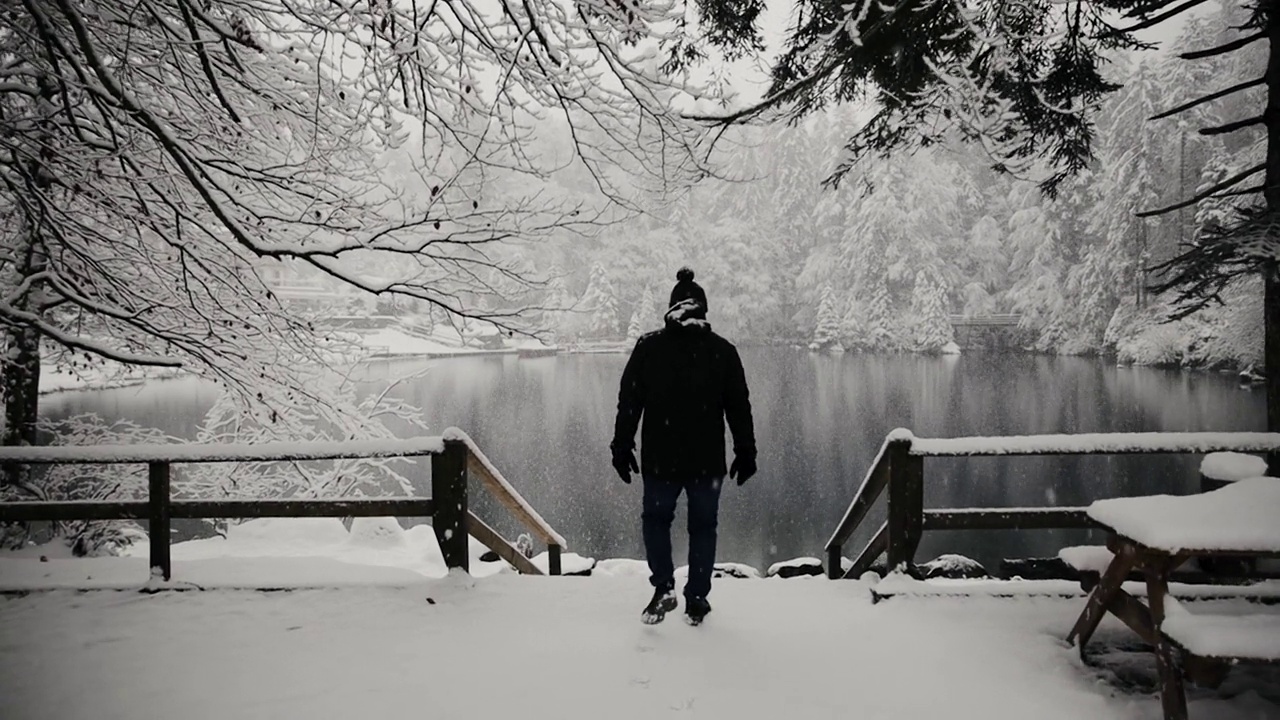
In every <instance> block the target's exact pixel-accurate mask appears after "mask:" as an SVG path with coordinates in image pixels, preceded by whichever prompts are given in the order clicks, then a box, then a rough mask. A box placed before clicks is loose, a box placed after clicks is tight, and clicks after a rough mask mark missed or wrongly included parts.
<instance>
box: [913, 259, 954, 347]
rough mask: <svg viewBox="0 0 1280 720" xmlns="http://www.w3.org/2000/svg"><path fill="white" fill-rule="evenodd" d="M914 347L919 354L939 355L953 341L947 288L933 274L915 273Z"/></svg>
mask: <svg viewBox="0 0 1280 720" xmlns="http://www.w3.org/2000/svg"><path fill="white" fill-rule="evenodd" d="M911 310H912V313H911V314H912V318H913V320H914V325H915V327H914V331H915V332H914V338H913V339H914V344H915V349H916V350H917V351H920V352H928V353H937V352H941V351H942V349H943V348H945V347H946V346H947V345H948V344H950V343H951V342H953V341H954V340H955V333H954V331H953V329H952V327H951V317H950V312H949V311H948V309H947V288H946V286H945V285H943V283H942V281H941V280H939V279H938V278H937V277H936V276H935V275H934V274H933V273H930V272H927V271H921V272H918V273H916V284H915V288H914V290H913V291H912V298H911Z"/></svg>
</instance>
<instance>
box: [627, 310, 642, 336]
mask: <svg viewBox="0 0 1280 720" xmlns="http://www.w3.org/2000/svg"><path fill="white" fill-rule="evenodd" d="M643 334H644V331H643V330H642V329H641V326H640V308H638V307H637V308H636V310H635V312H633V313H631V322H630V323H628V324H627V340H629V341H632V342H634V341H636V340H638V339H639V338H640V336H641V335H643Z"/></svg>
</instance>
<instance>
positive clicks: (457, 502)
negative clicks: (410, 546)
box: [431, 440, 471, 572]
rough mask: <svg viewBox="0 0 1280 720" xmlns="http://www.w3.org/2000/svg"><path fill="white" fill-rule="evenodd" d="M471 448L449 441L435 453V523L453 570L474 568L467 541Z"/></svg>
mask: <svg viewBox="0 0 1280 720" xmlns="http://www.w3.org/2000/svg"><path fill="white" fill-rule="evenodd" d="M468 452H470V451H469V450H467V445H466V443H464V442H462V441H461V440H445V442H444V452H442V453H439V454H436V455H432V456H431V499H432V501H433V502H434V503H435V515H434V516H433V518H432V521H431V526H432V529H434V530H435V533H436V540H437V541H438V542H439V543H440V553H441V554H442V555H444V564H445V566H446V567H448V568H449V569H453V568H462V570H463V571H465V572H470V571H471V561H470V555H471V554H470V550H469V548H468V542H467V454H468Z"/></svg>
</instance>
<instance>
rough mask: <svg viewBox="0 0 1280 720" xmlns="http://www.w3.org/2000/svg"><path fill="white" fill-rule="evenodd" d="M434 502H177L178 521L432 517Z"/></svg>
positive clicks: (406, 499) (395, 499) (427, 500)
mask: <svg viewBox="0 0 1280 720" xmlns="http://www.w3.org/2000/svg"><path fill="white" fill-rule="evenodd" d="M434 512H435V501H434V500H432V499H431V498H368V499H365V498H359V499H356V498H352V499H348V500H302V499H283V500H175V501H174V502H173V503H172V510H171V511H170V514H171V516H172V517H176V518H265V517H430V516H431V515H432V514H433V513H434Z"/></svg>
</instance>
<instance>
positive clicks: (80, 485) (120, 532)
mask: <svg viewBox="0 0 1280 720" xmlns="http://www.w3.org/2000/svg"><path fill="white" fill-rule="evenodd" d="M40 431H41V434H43V435H46V436H48V437H50V438H51V440H50V442H49V444H50V445H77V446H78V445H103V444H130V445H151V444H164V443H170V442H175V441H176V439H175V438H172V437H169V436H167V435H165V434H164V433H162V432H160V431H159V430H156V429H154V428H146V427H142V426H140V425H137V424H134V423H132V422H129V421H126V420H118V421H116V422H113V423H107V422H106V421H104V420H103V419H102V418H100V417H98V416H97V415H95V414H91V413H90V414H83V415H74V416H72V417H69V418H67V419H65V420H61V421H59V422H56V423H53V422H48V421H42V422H41V426H40ZM146 497H147V466H145V465H118V464H113V465H107V464H103V465H46V466H40V467H37V468H35V469H34V470H33V472H32V473H30V475H29V476H28V477H27V478H26V480H25V481H24V482H23V484H22V485H21V486H17V487H15V486H12V485H0V502H5V501H15V500H108V499H110V500H145V499H146ZM145 537H146V533H145V532H143V530H142V528H141V527H140V526H139V525H138V524H137V523H136V522H134V521H132V520H59V521H56V522H52V523H0V547H7V548H16V547H21V546H22V545H24V544H25V543H27V542H29V541H32V540H39V541H46V540H49V539H52V538H61V539H62V540H63V541H64V542H66V544H67V545H68V546H70V547H71V549H72V552H73V554H75V555H77V556H81V557H86V556H87V557H93V556H98V555H116V554H118V553H119V552H120V551H121V550H123V549H124V548H126V547H128V546H129V545H130V544H132V543H133V542H134V541H135V540H138V539H141V538H145Z"/></svg>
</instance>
